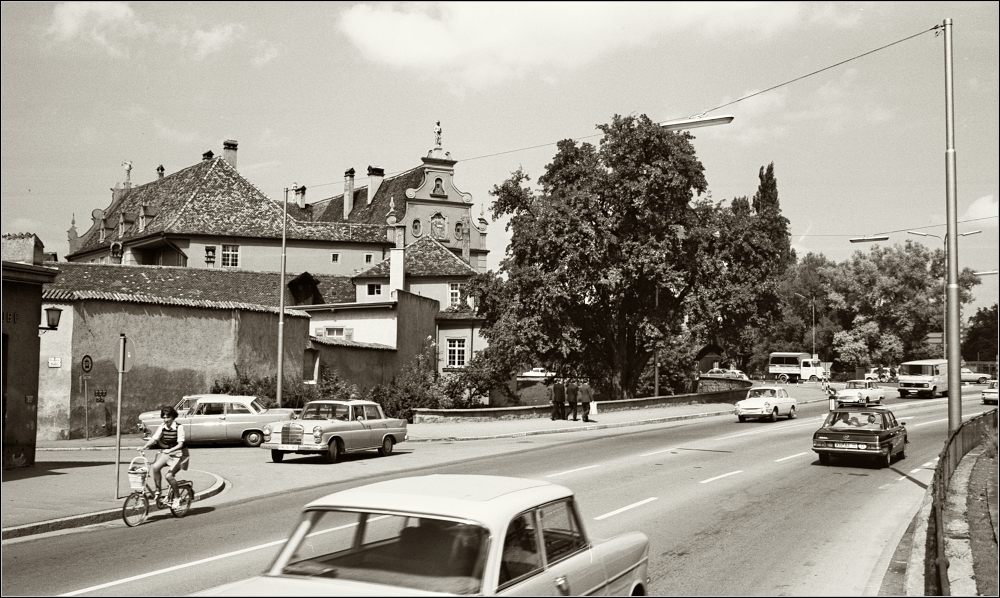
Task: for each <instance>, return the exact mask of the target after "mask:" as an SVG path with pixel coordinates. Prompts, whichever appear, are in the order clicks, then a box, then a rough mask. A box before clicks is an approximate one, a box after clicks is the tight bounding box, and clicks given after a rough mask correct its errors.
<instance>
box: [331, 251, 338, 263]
mask: <svg viewBox="0 0 1000 598" xmlns="http://www.w3.org/2000/svg"><path fill="white" fill-rule="evenodd" d="M330 263H331V264H339V263H340V254H339V253H331V254H330Z"/></svg>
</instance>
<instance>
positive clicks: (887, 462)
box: [881, 447, 892, 467]
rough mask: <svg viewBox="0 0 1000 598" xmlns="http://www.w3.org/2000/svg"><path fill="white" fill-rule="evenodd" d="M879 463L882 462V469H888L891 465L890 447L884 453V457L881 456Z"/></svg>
mask: <svg viewBox="0 0 1000 598" xmlns="http://www.w3.org/2000/svg"><path fill="white" fill-rule="evenodd" d="M881 461H882V467H889V466H891V465H892V447H889V450H887V451H886V452H885V455H883V456H882V458H881Z"/></svg>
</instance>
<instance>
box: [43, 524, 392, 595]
mask: <svg viewBox="0 0 1000 598" xmlns="http://www.w3.org/2000/svg"><path fill="white" fill-rule="evenodd" d="M386 517H388V515H384V516H382V517H379V518H378V519H385V518H386ZM370 521H374V519H371V520H370ZM357 525H358V524H357V523H348V524H347V525H341V526H338V527H333V528H330V529H326V530H322V531H319V532H313V533H311V534H309V536H310V537H312V536H318V535H320V534H325V533H329V532H335V531H339V530H342V529H347V528H349V527H356V526H357ZM287 541H288V539H287V538H283V539H281V540H276V541H274V542H267V543H266V544H258V545H257V546H251V547H249V548H243V549H240V550H236V551H233V552H227V553H225V554H218V555H216V556H210V557H208V558H205V559H200V560H197V561H192V562H190V563H183V564H180V565H174V566H173V567H167V568H166V569H159V570H157V571H150V572H149V573H142V574H141V575H133V576H132V577H126V578H125V579H119V580H118V581H109V582H107V583H102V584H100V585H96V586H91V587H89V588H84V589H82V590H75V591H73V592H67V593H65V594H60V596H79V595H80V594H86V593H88V592H96V591H97V590H103V589H104V588H110V587H113V586H117V585H121V584H123V583H129V582H133V581H138V580H140V579H146V578H147V577H155V576H157V575H163V574H164V573H171V572H173V571H178V570H180V569H186V568H188V567H195V566H197V565H204V564H205V563H211V562H213V561H219V560H222V559H226V558H229V557H233V556H239V555H241V554H246V553H248V552H253V551H255V550H260V549H262V548H270V547H272V546H277V545H279V544H284V543H285V542H287Z"/></svg>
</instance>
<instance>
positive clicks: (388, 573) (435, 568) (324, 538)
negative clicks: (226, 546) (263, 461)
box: [271, 510, 490, 594]
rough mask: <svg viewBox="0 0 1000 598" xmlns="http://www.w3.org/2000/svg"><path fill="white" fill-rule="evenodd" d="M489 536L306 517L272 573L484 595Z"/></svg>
mask: <svg viewBox="0 0 1000 598" xmlns="http://www.w3.org/2000/svg"><path fill="white" fill-rule="evenodd" d="M489 537H490V534H489V531H488V530H486V529H485V528H484V527H482V526H480V525H477V524H474V523H469V522H462V521H451V520H446V519H432V518H428V517H416V516H409V515H386V514H383V513H364V512H362V513H358V512H348V511H339V510H317V511H310V512H308V513H306V515H305V517H304V518H303V520H302V522H301V523H300V524H299V527H298V528H297V529H296V530H295V532H294V533H293V535H292V537H291V538H290V539H289V540H288V545H287V546H286V547H285V549H284V550H282V551H281V556H279V557H278V561H277V562H276V563H275V566H274V567H272V569H271V574H272V575H291V576H301V577H324V578H330V579H345V580H351V581H360V582H367V583H375V584H384V585H388V586H395V587H399V588H411V589H414V590H420V591H425V592H443V593H448V594H476V593H479V592H481V591H482V582H483V569H484V568H485V565H486V555H487V552H488V551H487V547H488V545H489ZM285 555H287V558H286V557H285Z"/></svg>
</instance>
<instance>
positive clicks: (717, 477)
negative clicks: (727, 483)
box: [698, 469, 743, 484]
mask: <svg viewBox="0 0 1000 598" xmlns="http://www.w3.org/2000/svg"><path fill="white" fill-rule="evenodd" d="M738 473H743V470H742V469H739V470H737V471H730V472H729V473H724V474H722V475H717V476H715V477H714V478H708V479H707V480H702V481H700V482H698V483H699V484H707V483H709V482H714V481H715V480H721V479H722V478H727V477H729V476H731V475H736V474H738Z"/></svg>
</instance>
